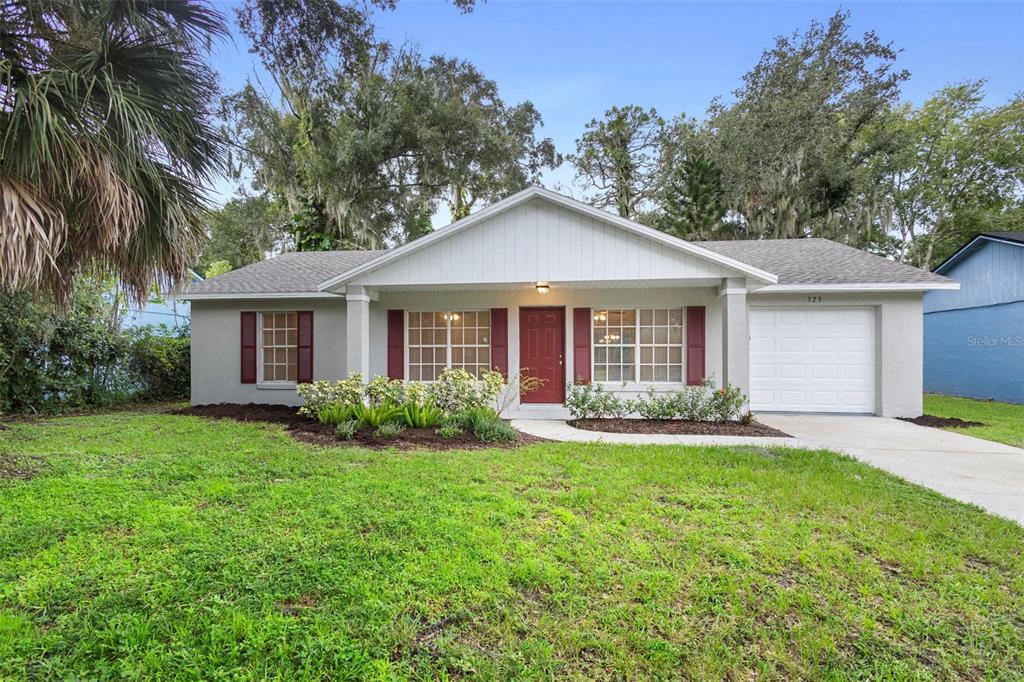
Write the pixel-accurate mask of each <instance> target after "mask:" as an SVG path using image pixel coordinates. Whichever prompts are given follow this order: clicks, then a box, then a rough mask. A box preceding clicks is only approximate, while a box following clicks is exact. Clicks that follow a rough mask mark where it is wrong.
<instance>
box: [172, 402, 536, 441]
mask: <svg viewBox="0 0 1024 682" xmlns="http://www.w3.org/2000/svg"><path fill="white" fill-rule="evenodd" d="M171 414H183V415H190V416H193V417H208V418H211V419H234V420H235V421H240V422H267V423H271V424H283V425H284V426H285V428H286V430H287V432H288V435H290V436H291V437H292V438H294V439H295V440H298V441H301V442H303V443H310V444H312V445H330V446H343V445H359V446H361V447H364V448H370V449H374V450H384V449H387V448H398V449H399V450H416V449H427V450H480V449H484V448H517V447H521V446H524V445H531V444H533V443H541V442H544V439H543V438H537V437H536V436H530V435H528V434H525V433H520V434H519V437H518V438H517V439H516V441H515V442H514V443H481V442H480V441H479V440H477V438H476V436H474V435H473V434H472V433H463V434H462V435H461V436H458V437H456V438H442V437H441V436H439V435H437V433H436V432H435V430H434V429H411V428H406V429H405V430H404V431H402V432H401V433H400V434H398V435H397V436H394V437H392V438H379V437H377V436H376V435H375V434H374V430H373V429H372V428H370V427H366V428H363V429H360V430H359V432H358V433H356V435H355V437H354V438H352V439H351V440H344V439H342V438H339V437H338V434H337V433H336V432H335V428H334V427H333V426H330V425H329V424H321V423H320V422H318V421H314V420H312V419H309V418H308V417H304V416H303V415H301V414H299V412H298V408H295V407H291V406H289V405H257V404H255V403H249V404H248V405H236V404H230V403H221V404H219V405H195V406H193V407H186V408H182V409H178V410H173V411H172V412H171Z"/></svg>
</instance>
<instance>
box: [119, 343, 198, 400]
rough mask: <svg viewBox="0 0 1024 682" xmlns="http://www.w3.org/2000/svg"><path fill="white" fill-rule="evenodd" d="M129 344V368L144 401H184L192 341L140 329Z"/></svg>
mask: <svg viewBox="0 0 1024 682" xmlns="http://www.w3.org/2000/svg"><path fill="white" fill-rule="evenodd" d="M139 333H140V336H139V338H137V339H136V340H135V342H134V343H133V344H132V346H131V355H130V358H131V361H130V362H131V369H132V370H133V371H134V372H135V374H136V375H137V376H138V380H139V387H140V388H139V392H138V394H137V397H139V398H142V399H143V400H185V399H187V398H188V395H189V388H190V385H191V377H192V370H191V358H192V340H191V339H190V338H189V337H188V336H178V337H173V336H162V335H159V334H154V333H153V332H152V330H150V329H143V330H141V331H140V332H139Z"/></svg>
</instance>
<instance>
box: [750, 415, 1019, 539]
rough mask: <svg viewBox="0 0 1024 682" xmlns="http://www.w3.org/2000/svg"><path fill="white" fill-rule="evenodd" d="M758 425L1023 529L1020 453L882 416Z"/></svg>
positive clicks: (780, 418) (777, 419)
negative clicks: (865, 463) (840, 453)
mask: <svg viewBox="0 0 1024 682" xmlns="http://www.w3.org/2000/svg"><path fill="white" fill-rule="evenodd" d="M757 420H758V421H759V422H761V423H762V424H767V425H768V426H773V427H775V428H777V429H779V430H781V431H785V432H786V433H788V434H791V435H793V436H795V437H797V438H799V439H801V440H804V441H808V442H810V443H814V444H815V445H817V446H818V447H821V448H825V449H828V450H836V451H839V452H845V453H846V454H849V455H852V456H853V457H856V458H857V459H859V460H861V461H863V462H867V463H868V464H871V465H873V466H876V467H878V468H880V469H884V470H885V471H888V472H890V473H893V474H896V475H897V476H900V477H902V478H905V479H906V480H908V481H912V482H914V483H919V484H921V485H923V486H927V487H929V488H931V489H932V490H936V491H938V492H940V493H942V494H943V495H946V496H948V497H952V498H953V499H956V500H960V501H962V502H970V503H972V504H976V505H978V506H979V507H981V508H982V509H985V510H986V511H989V512H991V513H993V514H997V515H999V516H1003V517H1005V518H1008V519H1012V520H1014V521H1016V522H1017V523H1020V524H1022V525H1024V450H1022V449H1020V448H1015V447H1013V446H1010V445H1003V444H1002V443H995V442H992V441H987V440H982V439H980V438H973V437H971V436H965V435H963V434H959V433H953V432H951V431H943V430H942V429H935V428H931V427H927V426H917V425H916V424H911V423H909V422H904V421H900V420H898V419H886V418H883V417H853V416H841V417H834V416H826V415H789V414H759V415H757Z"/></svg>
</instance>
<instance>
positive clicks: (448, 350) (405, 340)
mask: <svg viewBox="0 0 1024 682" xmlns="http://www.w3.org/2000/svg"><path fill="white" fill-rule="evenodd" d="M453 312H462V313H483V312H487V313H489V312H491V309H490V308H472V309H470V308H463V309H461V310H439V309H437V308H424V309H422V310H421V309H417V310H406V311H405V324H404V326H403V328H402V353H403V355H404V357H403V358H402V361H403V363H404V369H403V373H402V376H404V377H405V381H417V382H420V383H423V384H432V383H434V382H433V381H427V380H426V379H410V378H409V316H410V315H411V314H412V313H420V314H422V313H446V314H447V313H453ZM445 325H446V326H445V337H446V339H447V341H446V343H445V353H444V366H445V368H446V369H451V368H452V321H451V319H448V320H445ZM419 328H420V329H423V327H419ZM475 328H477V329H479V326H477V327H475ZM487 328H488V329H489V330H490V331H489V332H488V334H487V336H488V338H490V339H491V342H492V343H493V341H494V338H493V337H492V336H491V335H492V334H493V333H494V320H491V322H490V323H489V324H488V325H487ZM492 343H488V344H485V345H481V344H476V345H474V346H466V345H462V346H459V347H460V348H487V349H488V350H490V349H491V348H492ZM417 348H440V346H435V345H433V344H431V345H429V346H426V345H423V344H420V345H419V346H417ZM493 361H494V358H491V362H490V363H488V364H489V365H493ZM420 364H421V365H422V363H420ZM474 364H480V363H474ZM488 369H490V367H489V368H488Z"/></svg>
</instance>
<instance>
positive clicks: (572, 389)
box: [565, 382, 634, 419]
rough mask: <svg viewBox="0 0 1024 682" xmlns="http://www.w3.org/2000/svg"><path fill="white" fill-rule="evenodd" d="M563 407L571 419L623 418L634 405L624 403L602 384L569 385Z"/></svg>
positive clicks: (628, 402) (629, 402)
mask: <svg viewBox="0 0 1024 682" xmlns="http://www.w3.org/2000/svg"><path fill="white" fill-rule="evenodd" d="M565 406H566V407H567V408H569V414H570V415H572V418H573V419H603V418H606V417H623V416H625V415H626V414H628V413H629V412H632V411H633V406H634V403H633V402H632V401H624V400H622V399H621V398H619V397H618V396H617V395H615V394H614V393H612V392H611V391H609V390H607V389H605V387H604V386H603V385H602V384H599V383H594V382H587V383H576V384H570V385H569V386H567V387H566V391H565Z"/></svg>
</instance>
